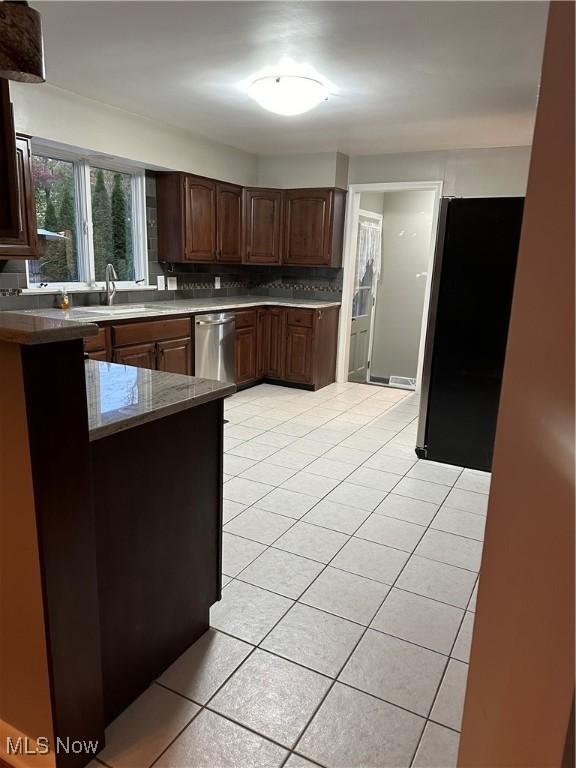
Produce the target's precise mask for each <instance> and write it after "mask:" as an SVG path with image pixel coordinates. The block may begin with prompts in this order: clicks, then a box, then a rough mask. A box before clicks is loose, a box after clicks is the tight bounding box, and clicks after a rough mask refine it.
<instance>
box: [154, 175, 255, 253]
mask: <svg viewBox="0 0 576 768" xmlns="http://www.w3.org/2000/svg"><path fill="white" fill-rule="evenodd" d="M156 194H157V205H158V257H159V259H160V260H161V261H172V262H200V263H206V262H208V263H214V262H222V263H229V264H233V263H240V261H241V259H242V187H238V186H236V185H235V184H224V183H221V182H219V181H215V180H213V179H206V178H204V177H202V176H191V175H189V174H184V173H162V174H159V175H158V177H157V179H156Z"/></svg>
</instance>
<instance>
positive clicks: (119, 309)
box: [0, 296, 340, 323]
mask: <svg viewBox="0 0 576 768" xmlns="http://www.w3.org/2000/svg"><path fill="white" fill-rule="evenodd" d="M263 306H272V307H296V308H302V309H327V308H328V307H339V306H340V302H338V301H317V300H314V299H280V298H278V299H277V298H273V297H271V296H233V297H228V298H221V299H220V298H211V299H178V300H176V301H151V302H148V303H147V304H146V303H142V304H124V305H122V304H115V305H114V306H113V307H112V308H109V307H72V308H71V309H69V310H62V309H25V310H22V312H19V313H17V314H19V315H24V316H28V317H38V318H50V319H60V320H61V319H64V320H73V321H75V322H84V323H97V322H104V321H106V322H109V321H111V320H131V319H143V320H144V319H147V318H153V317H162V316H166V315H194V314H199V313H202V312H224V311H225V310H234V309H248V308H249V307H263ZM4 314H8V313H5V312H0V317H1V316H2V315H4ZM11 314H12V313H11ZM14 314H16V313H14Z"/></svg>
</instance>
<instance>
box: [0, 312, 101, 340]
mask: <svg viewBox="0 0 576 768" xmlns="http://www.w3.org/2000/svg"><path fill="white" fill-rule="evenodd" d="M97 334H98V325H97V324H96V323H95V322H90V321H86V320H74V319H73V318H64V317H63V318H53V317H43V316H42V315H33V314H25V313H24V312H7V311H5V312H0V341H3V342H7V343H9V344H24V345H34V344H50V343H53V342H55V341H72V340H74V339H85V338H86V337H88V336H96V335H97Z"/></svg>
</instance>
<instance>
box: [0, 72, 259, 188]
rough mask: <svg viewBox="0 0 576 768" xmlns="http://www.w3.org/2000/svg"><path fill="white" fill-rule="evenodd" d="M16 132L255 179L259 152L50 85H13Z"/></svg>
mask: <svg viewBox="0 0 576 768" xmlns="http://www.w3.org/2000/svg"><path fill="white" fill-rule="evenodd" d="M10 93H11V96H12V102H13V104H14V118H15V123H16V130H18V131H20V132H22V133H27V134H30V135H32V136H36V137H38V138H42V139H47V140H49V141H55V142H60V143H62V144H68V145H71V146H74V147H80V148H82V149H88V150H91V151H93V152H95V153H98V152H101V153H105V154H109V155H113V156H115V157H121V158H126V159H128V160H133V161H136V162H139V163H141V164H143V165H145V166H146V167H148V168H169V169H172V170H181V171H189V172H190V173H198V174H200V175H203V176H211V177H214V178H217V179H222V180H223V181H230V182H234V183H237V184H246V185H249V184H255V183H256V173H257V169H256V165H257V161H256V156H255V155H251V154H249V153H248V152H242V151H241V150H239V149H235V148H233V147H228V146H226V145H224V144H215V143H212V142H210V141H208V140H207V139H204V138H201V137H198V136H195V135H194V134H193V133H191V132H189V131H184V130H182V129H180V128H174V127H172V126H169V125H166V124H165V123H161V122H156V121H154V120H150V119H148V118H146V117H140V116H139V115H134V114H131V113H130V112H125V111H124V110H122V109H116V108H115V107H109V106H107V105H106V104H102V103H101V102H98V101H93V100H92V99H87V98H84V97H82V96H77V95H76V94H73V93H70V91H65V90H62V89H61V88H56V87H55V86H53V85H48V84H47V83H45V84H43V85H29V84H22V83H10Z"/></svg>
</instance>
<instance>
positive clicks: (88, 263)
mask: <svg viewBox="0 0 576 768" xmlns="http://www.w3.org/2000/svg"><path fill="white" fill-rule="evenodd" d="M32 174H33V178H34V186H35V196H36V214H37V218H38V228H39V231H40V232H41V234H43V235H44V237H45V239H44V241H43V242H44V249H43V253H42V256H41V258H40V259H38V260H35V261H28V286H29V288H46V289H48V290H49V289H54V288H55V287H60V286H65V287H67V288H73V287H76V288H79V289H82V288H94V289H102V288H103V287H104V280H105V272H106V265H107V264H113V265H114V268H115V270H116V274H117V276H118V281H117V284H118V285H119V286H120V287H131V286H133V285H134V284H135V283H139V284H142V283H147V277H148V269H147V249H146V221H145V189H144V172H143V171H134V170H127V169H126V168H121V167H120V166H118V167H114V166H106V167H104V166H102V167H101V166H96V165H90V163H89V162H88V161H86V160H84V159H82V158H75V157H71V156H68V155H66V156H65V155H62V156H55V154H53V153H52V152H50V153H42V152H38V153H35V154H34V155H33V157H32Z"/></svg>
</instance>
